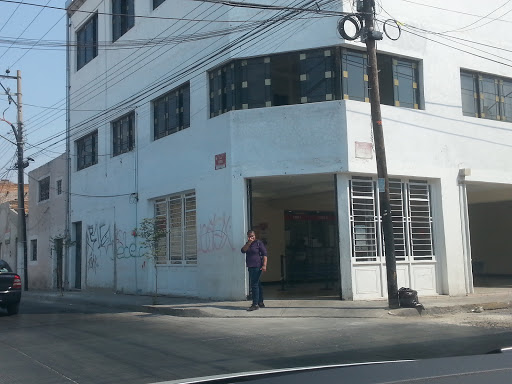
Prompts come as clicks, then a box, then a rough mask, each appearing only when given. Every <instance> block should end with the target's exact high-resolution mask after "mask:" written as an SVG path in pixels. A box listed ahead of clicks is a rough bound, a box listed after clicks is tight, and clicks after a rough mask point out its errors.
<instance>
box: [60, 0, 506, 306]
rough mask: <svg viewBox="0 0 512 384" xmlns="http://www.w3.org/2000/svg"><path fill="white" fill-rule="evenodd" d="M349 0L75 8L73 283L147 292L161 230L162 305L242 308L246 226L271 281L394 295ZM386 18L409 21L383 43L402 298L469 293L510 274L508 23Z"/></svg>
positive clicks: (433, 15)
mask: <svg viewBox="0 0 512 384" xmlns="http://www.w3.org/2000/svg"><path fill="white" fill-rule="evenodd" d="M261 3H262V4H269V5H270V4H271V2H268V1H266V0H265V1H262V2H261ZM351 3H352V2H351V1H346V2H339V1H336V2H331V1H327V2H323V3H315V2H311V3H310V5H309V7H311V8H310V9H309V10H302V11H301V10H300V9H299V10H297V7H299V8H305V5H304V4H303V3H301V5H297V3H293V2H290V3H289V4H290V8H288V9H281V10H276V9H263V8H265V7H261V8H242V7H238V6H236V3H235V4H234V5H222V4H216V3H210V2H195V1H185V0H176V1H170V0H159V1H156V0H153V1H151V0H144V1H143V0H141V1H134V0H82V1H80V0H75V1H68V3H67V8H68V13H69V15H70V19H69V43H70V44H71V45H74V44H78V48H77V50H73V49H72V50H70V52H69V74H68V75H69V85H70V88H69V97H68V101H69V109H70V112H69V113H70V125H69V133H70V135H69V139H70V141H69V142H70V151H71V158H72V164H71V173H70V174H71V192H72V197H71V212H70V221H71V223H72V228H71V230H72V238H73V239H74V240H75V241H76V244H75V246H74V247H73V249H72V251H71V253H70V259H69V263H68V269H67V273H68V279H69V282H70V285H71V286H75V287H77V288H88V287H105V288H109V289H114V290H118V291H125V292H153V291H154V290H155V284H156V279H155V276H156V275H155V267H154V266H153V264H152V263H151V262H150V261H149V260H148V259H147V258H146V257H145V256H144V255H145V254H146V253H147V248H146V247H145V246H144V245H143V244H142V242H141V238H140V236H137V232H136V231H135V229H136V228H137V227H139V225H140V223H141V221H142V220H143V219H144V218H151V217H157V219H158V220H159V221H160V223H163V224H165V228H166V229H167V231H168V234H167V238H166V239H165V241H162V242H161V244H160V251H161V257H160V258H159V259H158V264H157V266H156V269H157V270H158V292H159V293H169V294H179V295H193V296H199V297H205V298H208V297H211V298H225V299H242V298H244V297H245V295H246V293H247V281H246V273H245V265H244V258H243V255H242V254H241V253H240V247H241V246H242V245H243V243H244V242H245V233H246V231H247V229H248V228H250V227H253V228H255V229H256V230H257V232H258V235H259V237H260V238H262V239H263V240H264V241H266V242H267V246H268V250H269V265H268V272H267V273H266V274H265V275H264V280H265V281H268V282H277V281H280V279H281V277H282V276H283V277H284V278H285V279H286V280H287V281H288V282H294V283H296V284H298V285H301V286H302V287H303V288H304V289H306V287H307V285H308V284H307V283H309V282H318V281H320V282H323V281H331V282H334V283H335V284H334V286H337V287H338V288H339V293H340V295H341V296H342V297H343V298H344V299H348V300H352V299H353V300H359V299H370V298H380V297H386V295H387V293H386V289H387V288H386V273H385V262H384V257H383V246H382V244H383V241H382V236H381V225H380V219H379V214H378V212H379V210H378V208H379V199H378V188H379V186H378V183H377V178H376V162H375V154H374V151H373V139H372V130H371V119H370V104H369V103H368V86H367V84H368V83H367V80H368V78H367V60H366V55H365V47H364V45H363V44H362V43H361V42H359V41H345V40H343V39H340V37H339V35H338V32H337V23H338V20H339V19H340V16H339V14H338V13H336V15H338V16H332V15H333V13H332V12H353V11H354V9H353V7H352V5H351ZM272 4H273V3H272ZM317 4H318V5H317ZM383 6H385V9H383V8H382V7H378V9H377V10H378V16H377V18H378V20H385V19H388V18H394V19H396V20H398V21H399V22H400V23H402V25H404V24H405V26H404V27H403V31H402V35H401V37H400V38H399V39H398V40H396V41H393V40H391V39H390V38H387V37H385V38H384V40H382V41H379V42H378V50H379V67H380V68H379V69H380V88H381V99H382V100H381V101H382V104H383V105H382V117H383V126H384V136H385V142H386V152H387V166H388V172H389V175H390V177H391V179H392V183H391V192H392V199H393V217H394V232H395V242H396V250H397V251H396V256H397V276H398V285H399V287H400V286H410V287H412V288H415V289H417V290H418V291H419V293H420V295H436V294H447V295H465V294H467V293H471V292H472V290H473V285H474V280H473V275H474V273H479V274H485V275H505V276H509V277H510V276H512V261H511V260H512V259H511V258H510V251H509V249H510V240H508V239H509V236H507V235H506V232H507V229H508V228H510V224H511V223H510V221H511V219H510V217H512V215H511V213H512V205H511V203H510V201H511V200H512V172H510V171H511V168H512V167H511V165H510V160H509V159H510V158H511V156H512V135H511V133H512V124H511V123H512V97H511V92H512V76H511V75H510V73H511V72H510V65H509V64H508V63H510V60H511V59H512V54H511V53H510V52H511V51H510V50H511V49H512V41H510V39H505V38H499V39H496V37H497V36H507V32H508V26H509V25H508V24H509V23H510V21H507V20H506V19H505V18H501V17H498V16H499V15H496V17H495V18H494V19H493V18H490V16H489V17H487V18H484V17H483V15H486V14H487V13H488V11H489V10H488V9H487V8H485V7H484V6H483V4H482V3H481V2H479V1H476V0H469V1H468V0H466V1H462V0H458V1H452V2H450V4H449V5H446V2H444V1H441V0H432V1H430V2H429V3H428V4H427V5H421V4H419V3H416V2H404V1H402V0H387V1H386V2H385V5H384V3H383ZM317 7H320V9H321V11H319V12H313V11H312V10H313V9H314V10H316V9H317ZM267 8H268V7H267ZM467 10H470V11H467ZM462 11H464V12H462ZM328 12H331V13H328ZM133 15H136V16H133ZM478 15H482V17H479V16H478ZM505 21H507V22H505ZM378 25H379V28H381V29H382V27H383V24H382V22H380V21H379V22H378ZM392 25H393V23H388V24H387V31H388V33H389V35H390V36H391V37H396V36H397V30H396V28H393V27H392ZM420 28H421V29H423V31H422V30H421V29H420ZM428 31H435V32H445V34H444V35H432V34H429V33H428ZM446 31H448V32H446ZM450 31H452V32H450ZM445 36H450V37H445ZM451 36H453V37H451ZM476 43H479V44H486V46H484V45H477V44H476ZM495 46H499V47H500V48H502V49H498V48H494V47H495ZM505 49H507V51H506V50H505ZM463 51H466V52H463ZM468 52H469V53H468ZM486 58H487V59H486ZM281 255H283V262H282V263H281Z"/></svg>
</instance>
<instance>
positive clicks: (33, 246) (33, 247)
mask: <svg viewBox="0 0 512 384" xmlns="http://www.w3.org/2000/svg"><path fill="white" fill-rule="evenodd" d="M30 261H37V240H30Z"/></svg>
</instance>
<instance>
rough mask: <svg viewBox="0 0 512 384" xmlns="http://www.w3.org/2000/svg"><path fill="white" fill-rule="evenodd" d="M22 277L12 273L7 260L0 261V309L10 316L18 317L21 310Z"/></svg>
mask: <svg viewBox="0 0 512 384" xmlns="http://www.w3.org/2000/svg"><path fill="white" fill-rule="evenodd" d="M20 301H21V277H20V275H18V274H17V273H15V272H13V271H12V268H11V267H10V265H9V264H8V263H7V262H6V261H5V260H0V307H1V308H3V309H6V310H7V313H8V314H9V315H16V314H17V313H18V311H19V309H20Z"/></svg>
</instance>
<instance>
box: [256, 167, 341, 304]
mask: <svg viewBox="0 0 512 384" xmlns="http://www.w3.org/2000/svg"><path fill="white" fill-rule="evenodd" d="M249 185H250V196H249V200H250V207H249V210H248V212H250V220H249V222H250V223H251V224H250V226H251V227H252V229H253V230H254V231H255V232H256V235H257V237H258V238H259V239H261V240H262V241H263V242H264V243H265V244H266V245H267V250H268V254H269V259H268V264H267V265H268V270H267V272H266V273H265V274H264V275H263V276H262V282H263V283H264V284H265V285H266V291H265V296H266V297H267V298H269V299H270V298H274V299H275V298H290V297H294V298H322V297H328V298H333V297H340V267H339V250H338V221H337V206H336V191H335V177H334V175H299V176H272V177H260V178H255V179H251V180H250V181H249Z"/></svg>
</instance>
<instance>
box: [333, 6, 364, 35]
mask: <svg viewBox="0 0 512 384" xmlns="http://www.w3.org/2000/svg"><path fill="white" fill-rule="evenodd" d="M347 22H349V23H350V24H352V26H353V27H354V28H355V33H354V34H353V35H352V36H351V35H349V34H348V33H347V31H346V29H345V25H346V23H347ZM362 31H363V20H362V18H361V16H360V15H358V14H355V13H354V14H349V15H345V16H343V17H342V18H341V19H340V20H339V21H338V33H339V34H340V36H341V37H343V38H344V39H345V40H350V41H352V40H355V39H357V38H358V37H359V36H361V33H362Z"/></svg>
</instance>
